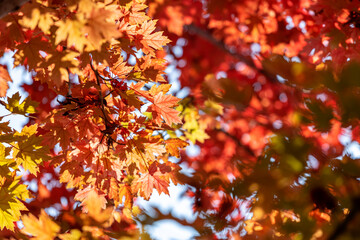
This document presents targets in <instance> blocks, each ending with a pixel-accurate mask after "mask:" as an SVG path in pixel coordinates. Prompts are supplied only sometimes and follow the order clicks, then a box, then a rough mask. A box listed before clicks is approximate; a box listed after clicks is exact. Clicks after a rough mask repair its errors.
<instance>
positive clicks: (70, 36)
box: [55, 18, 88, 51]
mask: <svg viewBox="0 0 360 240" xmlns="http://www.w3.org/2000/svg"><path fill="white" fill-rule="evenodd" d="M56 25H57V26H58V27H59V28H58V29H57V30H56V38H55V44H59V43H60V42H61V41H65V40H66V41H67V44H66V45H67V46H68V47H72V46H74V47H75V48H76V49H78V50H80V51H82V50H83V49H84V46H85V45H86V44H87V43H88V40H87V39H86V38H85V36H84V33H83V28H84V26H85V21H84V20H79V19H77V18H76V19H69V18H67V19H65V20H63V21H59V22H56Z"/></svg>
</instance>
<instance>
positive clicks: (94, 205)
mask: <svg viewBox="0 0 360 240" xmlns="http://www.w3.org/2000/svg"><path fill="white" fill-rule="evenodd" d="M74 199H76V200H78V201H81V202H82V203H81V206H83V210H84V211H85V212H89V211H90V212H91V214H93V215H96V214H99V213H100V211H101V209H105V207H106V202H107V201H106V199H105V197H104V195H100V194H98V193H97V191H96V190H95V189H94V188H93V187H92V186H90V185H89V186H88V187H86V188H84V189H82V190H79V191H78V192H77V194H76V195H75V197H74Z"/></svg>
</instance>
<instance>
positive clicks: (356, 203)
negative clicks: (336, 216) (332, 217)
mask: <svg viewBox="0 0 360 240" xmlns="http://www.w3.org/2000/svg"><path fill="white" fill-rule="evenodd" d="M359 212H360V197H357V198H354V199H353V208H352V209H351V210H350V213H349V214H348V215H347V216H346V217H345V219H344V220H343V221H342V222H341V223H340V224H339V225H338V226H337V227H336V229H335V231H334V232H333V233H332V234H331V235H330V236H329V238H328V240H335V239H337V238H338V237H339V236H340V235H341V234H343V233H344V232H345V231H346V229H347V226H348V225H349V224H350V222H351V221H352V220H353V219H354V218H355V216H356V215H357V214H358V213H359Z"/></svg>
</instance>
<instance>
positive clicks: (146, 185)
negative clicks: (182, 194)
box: [132, 172, 169, 200]
mask: <svg viewBox="0 0 360 240" xmlns="http://www.w3.org/2000/svg"><path fill="white" fill-rule="evenodd" d="M160 176H161V175H160V173H159V172H155V173H154V174H153V175H151V174H149V173H145V174H143V175H142V176H141V177H140V178H138V179H137V180H135V181H134V183H133V185H132V187H133V191H134V192H138V191H139V194H140V196H142V197H144V198H145V200H148V199H149V198H150V196H151V194H152V192H153V190H154V188H155V189H156V190H157V191H158V193H159V194H161V193H162V192H163V193H165V194H167V195H169V189H168V187H169V182H167V181H166V180H164V179H162V178H160Z"/></svg>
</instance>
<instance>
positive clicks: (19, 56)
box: [13, 37, 49, 70]
mask: <svg viewBox="0 0 360 240" xmlns="http://www.w3.org/2000/svg"><path fill="white" fill-rule="evenodd" d="M16 48H17V49H18V51H17V52H16V53H15V54H14V56H13V58H14V65H15V66H18V65H20V64H21V65H24V66H27V67H28V68H29V70H34V69H35V68H36V67H37V66H39V65H40V63H41V62H43V61H44V59H43V57H42V56H41V55H40V51H43V52H48V50H49V47H48V43H47V42H45V41H43V39H42V38H41V37H37V38H31V39H30V40H29V41H28V42H23V43H20V44H19V45H17V47H16Z"/></svg>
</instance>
